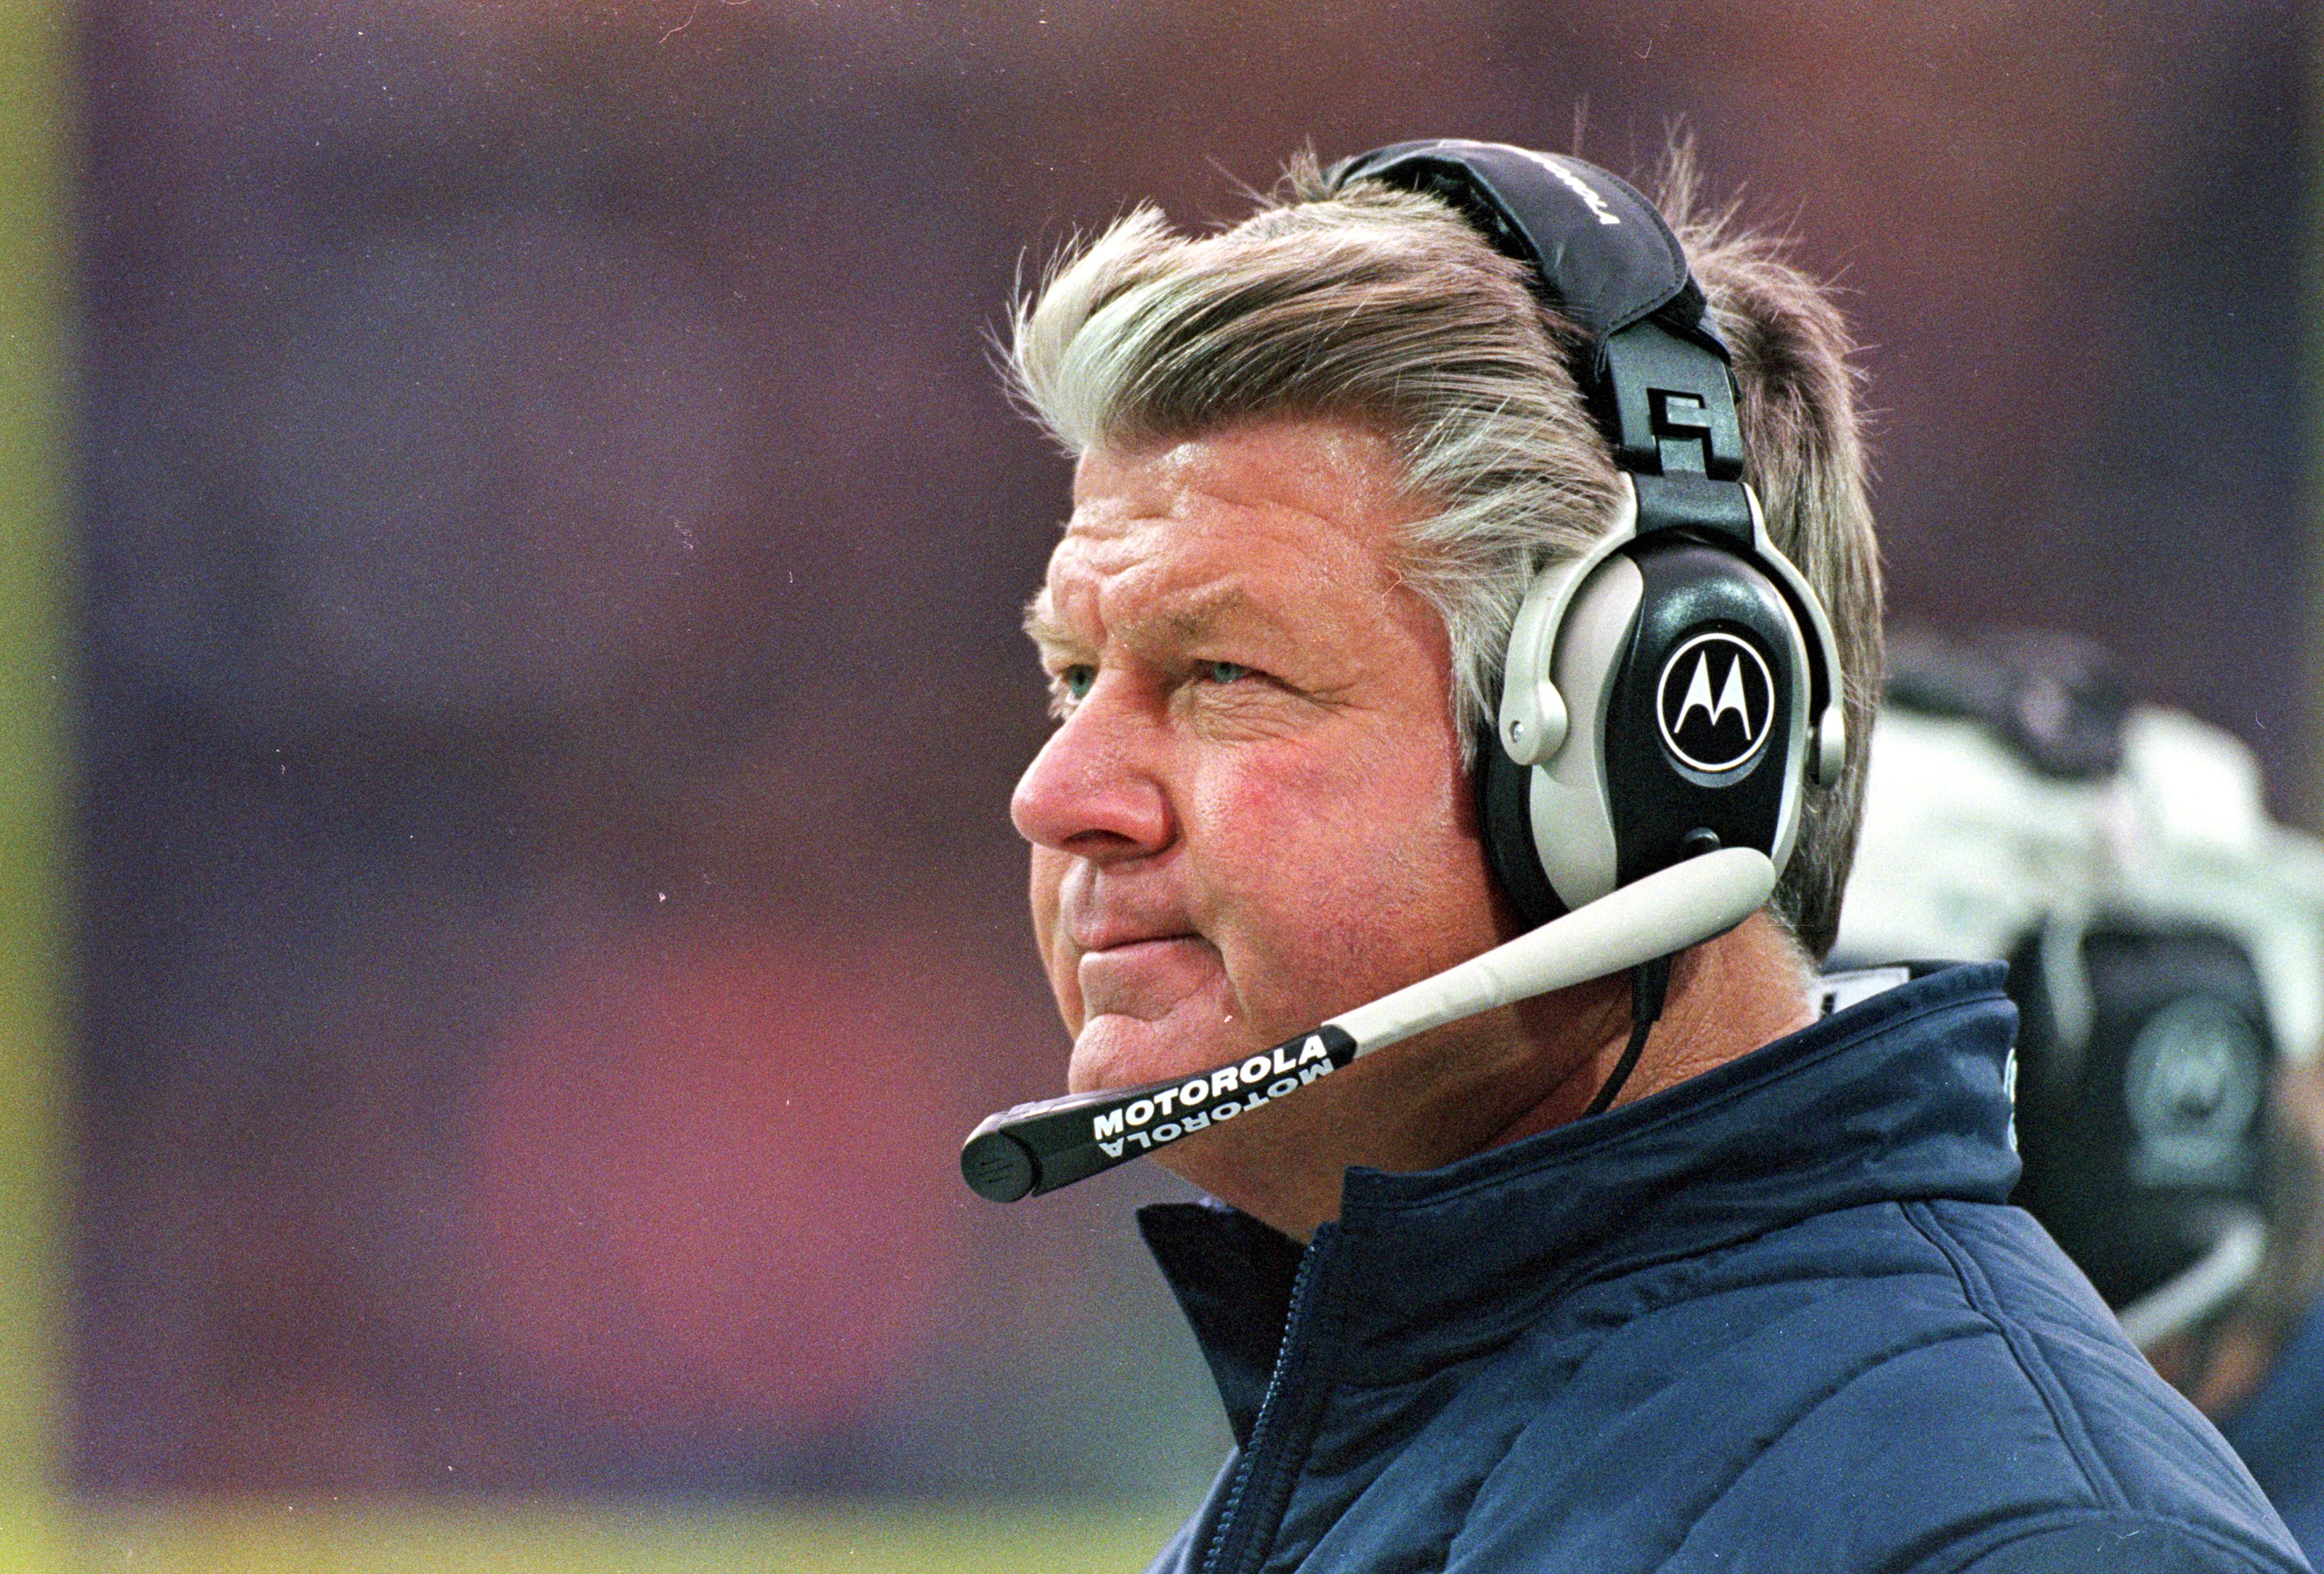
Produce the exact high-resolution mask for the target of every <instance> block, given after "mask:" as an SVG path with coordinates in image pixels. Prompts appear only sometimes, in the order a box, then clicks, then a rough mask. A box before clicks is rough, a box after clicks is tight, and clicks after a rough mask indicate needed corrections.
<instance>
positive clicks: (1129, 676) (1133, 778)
mask: <svg viewBox="0 0 2324 1574" xmlns="http://www.w3.org/2000/svg"><path fill="white" fill-rule="evenodd" d="M1424 506H1425V505H1422V504H1420V503H1419V502H1417V501H1416V500H1415V499H1413V498H1411V497H1409V496H1407V495H1405V494H1404V493H1403V491H1402V490H1401V489H1400V486H1399V469H1398V467H1397V463H1396V460H1395V458H1394V453H1393V450H1392V449H1390V448H1389V446H1388V443H1387V442H1386V441H1385V440H1382V439H1381V438H1379V436H1377V435H1376V434H1374V433H1372V432H1371V431H1368V430H1367V429H1365V428H1362V427H1360V426H1355V425H1351V424H1345V423H1341V422H1336V421H1313V420H1279V421H1269V422H1266V423H1261V424H1250V425H1243V426H1238V427H1233V428H1230V429H1228V430H1226V431H1222V432H1220V433H1216V434H1213V435H1211V436H1207V437H1203V438H1198V439H1194V440H1185V441H1176V442H1169V443H1166V444H1158V445H1156V446H1153V447H1150V448H1142V449H1135V450H1130V451H1119V450H1112V449H1095V450H1093V451H1092V452H1091V453H1089V454H1088V455H1087V456H1085V457H1084V459H1083V460H1082V463H1081V466H1080V468H1079V470H1078V472H1077V474H1076V477H1075V480H1074V514H1073V519H1072V521H1071V523H1069V524H1068V525H1067V527H1066V530H1065V539H1064V540H1063V541H1062V542H1059V544H1058V546H1057V549H1056V552H1055V553H1054V554H1052V556H1051V557H1050V560H1049V569H1048V576H1047V583H1046V585H1045V587H1044V588H1043V589H1042V590H1041V592H1040V594H1039V595H1038V597H1036V599H1035V603H1034V606H1033V611H1032V615H1031V617H1030V620H1029V623H1028V626H1029V627H1030V629H1031V630H1032V633H1033V634H1034V638H1035V640H1036V642H1037V643H1038V644H1039V646H1040V647H1041V657H1042V661H1043V663H1044V665H1045V666H1046V668H1047V671H1048V672H1049V674H1050V678H1051V681H1052V686H1053V690H1054V691H1055V693H1056V697H1057V706H1058V710H1059V713H1060V716H1061V718H1062V719H1061V720H1060V722H1059V725H1058V727H1057V730H1056V733H1055V734H1053V735H1052V736H1051V737H1050V738H1049V741H1048V743H1047V746H1046V747H1044V748H1043V749H1042V751H1041V753H1040V754H1039V755H1038V756H1037V758H1036V759H1035V760H1034V761H1033V764H1031V766H1030V767H1028V769H1027V771H1026V773H1025V775H1024V778H1023V780H1022V781H1020V782H1019V783H1018V786H1017V792H1016V796H1015V799H1014V801H1013V803H1012V805H1011V811H1012V818H1013V819H1015V821H1016V825H1017V829H1019V831H1020V832H1022V833H1023V835H1024V836H1025V838H1027V839H1028V841H1030V842H1031V843H1032V844H1033V853H1032V908H1033V927H1034V931H1035V933H1036V936H1037V940H1038V943H1039V946H1040V949H1041V955H1042V958H1043V961H1044V963H1045V965H1046V967H1047V970H1048V976H1049V984H1050V987H1051V988H1052V989H1053V990H1054V991H1055V992H1056V998H1057V1005H1058V1009H1059V1011H1060V1012H1061V1013H1062V1014H1064V1017H1065V1023H1066V1025H1067V1027H1069V1028H1070V1029H1071V1030H1072V1031H1073V1032H1074V1050H1073V1059H1072V1065H1071V1072H1070V1081H1071V1085H1072V1087H1073V1088H1074V1089H1075V1090H1083V1089H1088V1088H1107V1087H1122V1086H1128V1085H1132V1084H1136V1083H1141V1082H1147V1081H1150V1080H1154V1079H1159V1078H1162V1077H1166V1076H1182V1075H1186V1074H1190V1073H1192V1072H1194V1071H1195V1070H1198V1069H1209V1068H1211V1067H1213V1066H1216V1065H1219V1064H1221V1063H1222V1062H1224V1061H1227V1060H1232V1059H1234V1058H1236V1057H1238V1056H1240V1055H1242V1054H1245V1053H1247V1052H1249V1051H1250V1050H1251V1049H1253V1048H1255V1047H1258V1046H1260V1045H1264V1044H1268V1043H1272V1042H1277V1041H1279V1040H1281V1039H1284V1038H1286V1037H1288V1036H1290V1035H1291V1034H1293V1033H1296V1032H1299V1031H1301V1030H1302V1029H1304V1028H1307V1027H1312V1026H1313V1025H1314V1024H1315V1023H1317V1022H1319V1021H1321V1020H1322V1019H1323V1018H1325V1017H1327V1016H1330V1015H1332V1014H1335V1013H1337V1012H1341V1011H1343V1010H1346V1009H1348V1008H1349V1007H1351V1006H1353V1005H1360V1004H1361V1003H1362V1002H1364V1001H1367V1000H1370V999H1373V998H1376V997H1377V996H1379V995H1384V994H1386V993H1388V991H1389V990H1392V989H1395V988H1397V987H1399V986H1403V985H1405V984H1408V983H1410V982H1412V981H1413V980H1415V979H1417V978H1420V977H1425V975H1427V974H1429V973H1432V972H1435V971H1437V970H1439V969H1441V968H1445V967H1448V966H1450V965H1452V963H1454V962H1457V961H1460V960H1462V959H1464V958H1468V957H1471V956H1474V955H1475V954H1477V953H1478V952H1480V951H1482V950H1484V949H1487V948H1489V946H1491V945H1493V944H1495V943H1497V942H1498V941H1499V940H1501V939H1502V938H1504V936H1503V935H1502V933H1501V932H1500V931H1499V927H1498V924H1497V920H1496V909H1495V905H1494V901H1493V898H1492V896H1491V894H1490V888H1489V883H1488V879H1487V875H1486V872H1485V867H1484V864H1483V859H1482V855H1481V853H1480V847H1479V843H1478V841H1477V838H1476V834H1475V830H1474V826H1473V818H1472V815H1471V810H1470V806H1469V796H1468V788H1467V785H1466V779H1465V775H1464V773H1463V771H1462V766H1461V755H1460V744H1459V739H1458V736H1457V735H1456V732H1455V729H1454V724H1453V720H1452V708H1451V699H1450V692H1451V684H1450V653H1449V649H1448V644H1447V641H1446V637H1445V633H1444V629H1443V624H1442V623H1441V622H1440V621H1439V619H1438V618H1437V617H1436V616H1435V614H1434V612H1433V611H1432V610H1431V609H1430V608H1429V607H1428V606H1427V604H1426V603H1425V602H1424V601H1423V600H1422V599H1421V597H1419V596H1418V595H1417V594H1416V592H1415V591H1413V590H1412V589H1411V588H1409V587H1408V586H1407V585H1406V584H1405V583H1404V581H1403V579H1402V578H1401V577H1400V575H1399V574H1398V572H1397V553H1396V551H1395V548H1394V544H1393V542H1394V537H1395V533H1396V532H1397V527H1398V526H1400V525H1402V524H1404V523H1407V522H1408V521H1410V520H1412V519H1414V518H1416V517H1418V516H1419V515H1420V514H1421V513H1422V511H1423V508H1424ZM1497 1015H1498V1014H1497ZM1467 1031H1469V1032H1471V1033H1490V1032H1497V1031H1498V1032H1504V1033H1506V1032H1507V1031H1508V1023H1507V1022H1506V1021H1505V1020H1503V1021H1499V1022H1497V1021H1496V1020H1495V1019H1493V1018H1487V1019H1479V1020H1478V1022H1477V1023H1473V1024H1471V1025H1470V1027H1469V1028H1468V1030H1467ZM1385 1059H1386V1057H1383V1060H1385ZM1373 1064H1374V1062H1372V1061H1370V1060H1367V1061H1366V1062H1364V1064H1363V1065H1362V1066H1360V1067H1358V1068H1356V1069H1353V1070H1351V1071H1349V1072H1344V1073H1342V1075H1341V1076H1339V1077H1333V1078H1331V1079H1328V1080H1327V1081H1326V1082H1324V1083H1323V1084H1319V1085H1318V1086H1317V1087H1316V1088H1315V1089H1314V1091H1313V1092H1312V1093H1310V1094H1306V1095H1303V1096H1302V1097H1301V1098H1299V1099H1294V1100H1286V1103H1285V1106H1279V1107H1278V1108H1277V1109H1271V1110H1268V1111H1266V1112H1261V1113H1262V1114H1263V1115H1265V1116H1271V1117H1275V1118H1276V1119H1277V1120H1291V1119H1293V1118H1294V1116H1293V1110H1294V1107H1295V1106H1296V1108H1299V1109H1302V1110H1305V1111H1308V1112H1311V1113H1309V1114H1308V1115H1307V1116H1306V1117H1305V1118H1308V1119H1320V1118H1324V1117H1325V1114H1326V1112H1327V1111H1329V1110H1331V1109H1332V1107H1333V1106H1334V1105H1340V1106H1342V1107H1344V1104H1345V1097H1346V1096H1347V1095H1350V1094H1354V1093H1357V1092H1358V1091H1359V1090H1360V1089H1359V1087H1358V1086H1357V1085H1358V1084H1360V1083H1361V1082H1362V1081H1363V1080H1364V1078H1363V1076H1361V1075H1360V1073H1366V1072H1367V1071H1368V1069H1369V1068H1371V1067H1372V1066H1373ZM1327 1089H1329V1090H1333V1092H1334V1093H1335V1095H1337V1097H1328V1098H1327V1097H1323V1095H1324V1094H1325V1093H1326V1091H1327ZM1259 1119H1260V1116H1252V1117H1250V1119H1249V1120H1246V1121H1238V1122H1235V1123H1234V1125H1236V1126H1238V1127H1246V1126H1254V1125H1257V1124H1258V1123H1259ZM1226 1134H1227V1131H1226V1129H1225V1128H1220V1129H1218V1130H1216V1131H1214V1132H1213V1133H1208V1134H1204V1136H1203V1137H1198V1138H1192V1139H1189V1140H1188V1141H1187V1142H1186V1143H1182V1144H1180V1145H1179V1148H1174V1149H1173V1150H1171V1151H1172V1152H1173V1153H1179V1150H1180V1149H1184V1150H1185V1153H1184V1154H1183V1155H1182V1156H1183V1157H1189V1158H1192V1157H1198V1155H1199V1144H1201V1143H1204V1142H1206V1141H1208V1140H1210V1139H1211V1138H1213V1137H1224V1136H1225V1135H1226ZM1281 1134H1282V1133H1281V1131H1280V1130H1278V1131H1277V1133H1275V1135H1276V1136H1278V1137H1279V1136H1280V1135H1281Z"/></svg>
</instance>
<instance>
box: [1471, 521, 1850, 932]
mask: <svg viewBox="0 0 2324 1574" xmlns="http://www.w3.org/2000/svg"><path fill="white" fill-rule="evenodd" d="M1553 571H1554V570H1553ZM1569 629H1586V630H1591V631H1592V632H1591V633H1587V634H1582V636H1581V637H1577V638H1572V639H1568V638H1567V637H1566V634H1567V631H1568V630H1569ZM1547 648H1548V649H1550V650H1552V651H1554V652H1555V653H1556V654H1555V661H1556V663H1557V666H1556V671H1554V673H1553V674H1551V676H1552V677H1553V679H1554V682H1555V684H1556V687H1557V690H1558V692H1559V694H1560V695H1561V696H1562V697H1563V699H1564V701H1565V703H1566V705H1567V706H1568V707H1569V713H1568V714H1569V720H1568V730H1567V733H1566V736H1565V740H1564V742H1563V745H1561V747H1560V749H1559V750H1558V752H1557V753H1556V754H1555V755H1552V756H1551V758H1550V759H1549V760H1548V761H1545V762H1544V764H1542V765H1541V766H1539V767H1535V766H1526V765H1521V764H1517V763H1516V762H1515V761H1513V760H1512V759H1510V757H1509V755H1508V752H1507V750H1505V749H1504V748H1503V747H1502V746H1501V742H1500V740H1499V737H1498V736H1496V735H1495V733H1494V732H1493V731H1492V730H1491V729H1490V728H1486V729H1482V730H1480V733H1479V735H1478V739H1477V765H1476V771H1475V786H1476V794H1477V815H1478V823H1479V828H1480V835H1481V837H1482V839H1483V842H1484V847H1485V856H1486V862H1487V864H1488V866H1489V867H1490V869H1491V870H1492V873H1493V876H1494V878H1495V879H1496V880H1497V881H1498V882H1499V885H1500V889H1501V892H1502V893H1503V894H1504V896H1506V897H1507V899H1508V903H1509V905H1510V907H1511V908H1512V910H1514V912H1516V913H1517V917H1518V919H1519V920H1520V921H1522V922H1523V923H1524V924H1526V926H1527V927H1529V928H1530V927H1534V926H1537V925H1539V924H1542V923H1545V922H1547V921H1549V920H1551V919H1553V918H1556V917H1558V916H1559V915H1561V914H1563V913H1564V912H1568V911H1570V910H1571V909H1572V908H1573V907H1575V906H1578V905H1580V904H1581V903H1585V902H1588V901H1591V900H1592V899H1593V898H1595V897H1597V896H1600V895H1603V894H1604V893H1606V892H1607V891H1609V890H1610V889H1612V888H1614V887H1615V886H1617V885H1625V884H1629V883H1630V882H1631V881H1633V880H1637V879H1641V878H1643V877H1644V876H1646V875H1651V874H1653V873H1655V871H1657V870H1660V869H1665V868H1667V867H1669V866H1671V865H1672V864H1674V863H1676V862H1678V861H1679V860H1680V859H1681V858H1683V857H1684V856H1688V855H1689V853H1691V852H1695V851H1700V850H1701V849H1702V847H1705V846H1706V845H1708V846H1718V847H1757V849H1758V850H1760V851H1761V852H1764V853H1766V855H1767V856H1769V857H1770V858H1771V859H1773V860H1774V861H1775V863H1776V865H1777V866H1778V867H1780V866H1782V864H1783V862H1784V858H1785V857H1786V856H1788V855H1789V852H1790V850H1791V844H1792V840H1793V832H1794V828H1795V826H1796V824H1797V819H1798V812H1799V798H1800V792H1801V788H1802V785H1803V776H1804V772H1805V760H1806V748H1805V723H1806V716H1805V710H1806V678H1805V674H1806V671H1807V667H1806V662H1807V661H1808V655H1807V650H1806V643H1805V640H1804V637H1803V635H1802V634H1801V632H1800V628H1799V625H1798V623H1797V621H1796V620H1795V619H1794V617H1793V616H1792V614H1791V612H1790V609H1789V607H1788V606H1787V604H1786V603H1785V601H1784V597H1783V595H1782V593H1781V592H1780V591H1778V590H1777V589H1776V588H1775V585H1774V583H1773V582H1772V581H1771V580H1770V579H1768V578H1767V576H1766V575H1765V574H1763V573H1761V572H1760V571H1759V569H1757V568H1756V567H1754V566H1753V565H1752V564H1751V563H1750V562H1749V561H1748V560H1745V559H1744V558H1742V557H1740V556H1739V555H1738V554H1737V553H1735V552H1733V551H1728V550H1726V549H1724V548H1722V547H1717V546H1711V545H1706V544H1704V543H1702V542H1697V541H1694V540H1692V539H1689V538H1685V537H1682V536H1675V535H1665V536H1660V537H1658V538H1656V539H1655V540H1653V541H1650V542H1641V543H1637V544H1634V545H1631V546H1628V547H1626V548H1624V549H1623V550H1622V551H1619V552H1618V553H1616V554H1615V555H1614V556H1613V557H1612V558H1610V559H1609V560H1607V561H1606V562H1605V563H1602V564H1600V566H1599V567H1598V569H1595V570H1593V571H1592V572H1591V577H1590V579H1588V580H1586V581H1585V582H1584V583H1583V584H1582V586H1581V587H1580V588H1579V589H1578V590H1577V591H1576V592H1575V593H1574V595H1573V597H1572V599H1571V601H1570V602H1569V603H1567V606H1566V610H1565V615H1564V618H1563V624H1562V625H1561V626H1560V627H1559V628H1557V629H1554V630H1552V631H1551V634H1550V638H1549V640H1548V642H1547ZM1512 659H1513V660H1514V659H1515V658H1514V656H1513V657H1512ZM1577 663H1578V665H1579V667H1580V668H1588V669H1590V670H1586V671H1585V670H1578V668H1577ZM1504 681H1505V682H1506V681H1510V680H1508V679H1506V678H1505V680H1504ZM1516 681H1532V678H1531V676H1530V675H1519V676H1518V677H1517V679H1516ZM1577 749H1579V750H1585V751H1592V752H1594V754H1595V755H1596V757H1595V758H1594V759H1587V760H1584V759H1581V758H1578V757H1575V756H1573V755H1572V751H1574V750H1577ZM1542 771H1552V772H1554V773H1555V774H1556V775H1557V776H1558V777H1560V778H1562V779H1563V784H1562V785H1560V786H1557V787H1554V788H1553V789H1552V790H1551V792H1550V793H1549V801H1553V802H1556V803H1558V804H1560V805H1562V808H1561V810H1560V819H1561V823H1558V824H1554V825H1545V824H1541V823H1538V820H1537V817H1536V815H1535V777H1536V775H1537V774H1538V773H1540V772H1542ZM1577 817H1578V819H1581V820H1586V821H1587V822H1588V823H1573V822H1572V821H1574V820H1576V819H1577ZM1705 833H1707V835H1708V837H1709V838H1714V839H1711V840H1710V841H1708V842H1706V841H1705V840H1704V836H1705ZM1553 870H1563V875H1555V874H1553V873H1552V871H1553Z"/></svg>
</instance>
